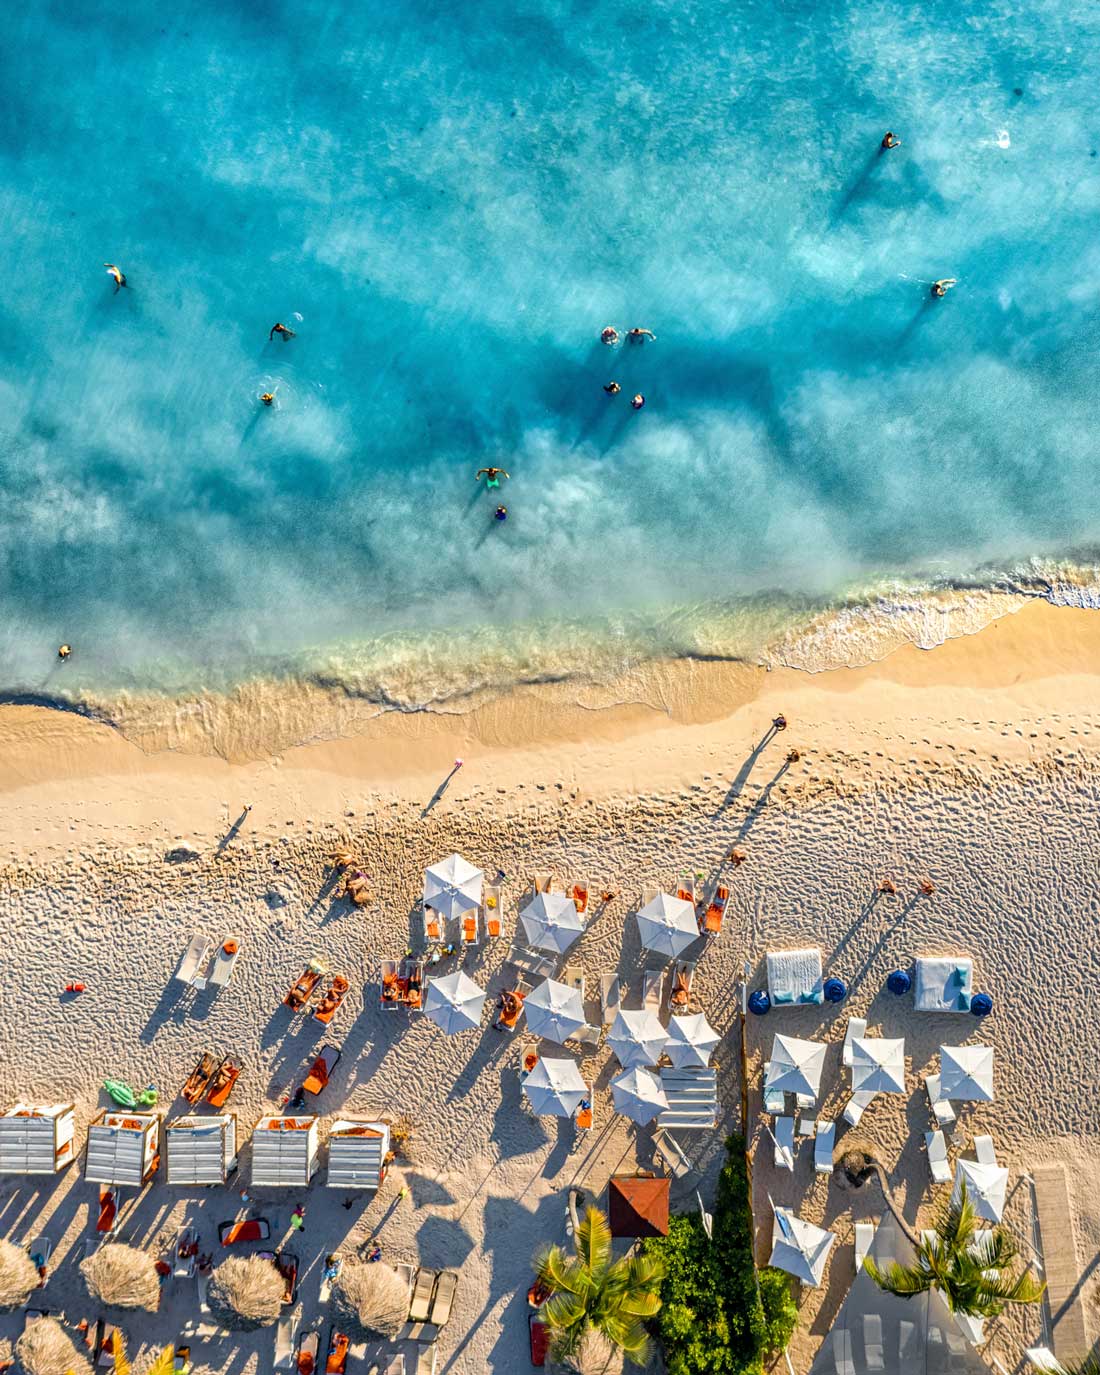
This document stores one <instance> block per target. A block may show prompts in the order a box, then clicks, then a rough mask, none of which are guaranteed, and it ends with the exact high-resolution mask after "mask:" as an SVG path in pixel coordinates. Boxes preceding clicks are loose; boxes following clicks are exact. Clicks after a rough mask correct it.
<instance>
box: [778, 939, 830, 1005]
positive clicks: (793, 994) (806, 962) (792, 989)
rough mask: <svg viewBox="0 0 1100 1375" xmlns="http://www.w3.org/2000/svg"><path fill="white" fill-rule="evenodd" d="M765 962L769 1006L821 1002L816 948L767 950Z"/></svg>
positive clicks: (821, 989) (823, 996) (818, 961)
mask: <svg viewBox="0 0 1100 1375" xmlns="http://www.w3.org/2000/svg"><path fill="white" fill-rule="evenodd" d="M767 965H768V996H769V997H770V998H771V1000H772V1006H773V1007H783V1006H785V1005H790V1004H796V1005H797V1004H799V1003H821V1002H824V1000H825V993H824V984H823V982H822V978H821V951H820V950H817V949H812V948H811V949H803V950H769V951H768V953H767Z"/></svg>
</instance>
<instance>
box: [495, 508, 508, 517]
mask: <svg viewBox="0 0 1100 1375" xmlns="http://www.w3.org/2000/svg"><path fill="white" fill-rule="evenodd" d="M493 519H494V520H507V519H508V507H507V506H498V507H497V509H496V510H495V511H494V512H493Z"/></svg>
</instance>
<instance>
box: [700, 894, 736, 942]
mask: <svg viewBox="0 0 1100 1375" xmlns="http://www.w3.org/2000/svg"><path fill="white" fill-rule="evenodd" d="M729 900H730V890H729V889H728V888H727V887H726V886H725V884H723V883H720V884H719V885H718V887H717V888H716V889H715V890H714V897H712V898H711V900H710V902H709V904H708V905H707V910H706V912H705V913H704V915H703V920H702V921H701V922H700V923H699V929H700V931H701V932H702V933H703V935H704V936H717V934H718V933H719V931H721V929H722V918H723V917H724V916H725V915H726V908H727V907H728V906H729Z"/></svg>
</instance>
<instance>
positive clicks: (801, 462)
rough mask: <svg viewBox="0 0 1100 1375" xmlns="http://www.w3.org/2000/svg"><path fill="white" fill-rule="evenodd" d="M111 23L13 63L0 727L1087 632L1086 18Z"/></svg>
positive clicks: (304, 6) (31, 40)
mask: <svg viewBox="0 0 1100 1375" xmlns="http://www.w3.org/2000/svg"><path fill="white" fill-rule="evenodd" d="M102 18H103V15H102V12H101V11H99V10H98V8H97V7H94V6H91V5H86V4H75V5H71V6H66V7H64V8H59V7H55V6H51V5H46V4H43V3H39V4H35V3H32V4H29V5H27V6H24V7H22V8H21V9H20V11H19V13H18V14H14V15H13V16H11V19H10V31H9V35H8V37H9V42H8V44H7V47H6V52H5V53H4V55H3V56H0V62H2V63H3V67H4V73H3V75H4V80H3V83H2V84H0V91H2V95H0V127H2V129H3V132H4V138H3V139H2V140H0V148H2V149H3V152H2V154H0V217H2V224H3V228H4V235H5V241H6V243H7V244H8V247H9V283H10V287H11V289H10V290H9V292H8V295H7V299H6V301H5V303H4V308H3V341H4V347H3V350H2V352H0V398H2V400H3V405H2V407H0V690H2V691H4V692H6V693H8V694H9V695H13V696H19V695H20V694H23V695H26V696H33V697H36V698H38V699H41V700H59V701H63V700H67V699H71V700H84V701H91V702H94V703H96V704H97V709H102V710H104V711H105V712H106V714H108V715H110V714H111V713H112V712H113V711H114V707H115V705H116V704H117V703H118V702H120V701H121V700H123V699H124V698H125V699H128V700H133V699H144V698H146V697H148V696H150V695H151V694H153V695H155V694H161V695H163V696H164V697H165V698H167V699H172V700H175V699H177V698H178V699H184V700H186V699H187V698H189V697H193V696H195V695H197V694H200V693H203V692H215V693H226V692H231V691H233V690H234V689H236V688H239V687H240V685H242V684H249V683H252V684H254V685H257V687H256V691H255V694H254V700H255V701H256V702H257V703H259V702H261V701H262V702H264V703H265V704H266V705H264V706H263V707H262V708H259V707H258V708H257V709H259V710H262V711H270V712H272V713H274V714H277V712H278V704H277V702H276V700H275V699H276V698H277V695H278V693H279V691H280V685H282V684H286V683H288V682H295V683H305V684H308V685H310V686H311V687H315V688H317V689H319V690H323V691H326V692H330V693H332V694H335V695H336V696H346V697H351V698H356V699H359V700H363V701H366V702H368V703H370V704H373V705H377V706H378V708H379V709H386V708H398V709H417V708H422V707H425V706H428V707H436V708H440V707H444V708H446V707H448V706H450V707H454V708H458V707H460V706H461V704H462V702H463V701H464V700H466V699H467V698H468V697H469V696H470V695H471V694H477V693H482V692H485V691H501V690H505V689H506V688H507V687H509V686H510V685H511V684H513V683H516V682H525V681H554V680H560V679H570V678H577V679H593V678H594V679H597V680H598V679H600V678H606V677H607V676H609V675H612V674H614V673H616V672H620V671H621V670H622V669H623V668H624V666H629V665H631V664H634V663H637V662H639V661H641V660H644V659H645V658H646V657H647V656H649V657H653V656H658V657H659V656H666V657H677V656H691V655H694V656H704V657H706V656H713V657H720V658H744V659H746V660H750V661H761V662H766V663H767V662H782V663H790V664H794V665H797V666H799V667H805V668H810V669H813V668H822V667H829V666H832V665H834V664H836V663H846V662H857V661H865V660H866V659H867V658H874V657H878V656H879V655H880V654H881V653H883V652H886V650H887V649H888V648H889V647H890V646H891V645H892V644H893V643H896V642H899V641H900V640H904V639H913V640H916V641H917V642H918V643H921V642H928V643H935V642H937V641H938V640H939V639H942V638H944V637H945V636H948V635H952V634H958V633H964V632H965V631H967V630H968V629H973V628H976V627H977V626H978V625H979V624H984V623H985V622H986V621H988V620H989V619H992V618H994V617H995V616H996V615H1000V614H1004V612H1005V611H1008V610H1012V609H1014V607H1015V606H1016V605H1018V604H1022V600H1023V599H1026V598H1027V597H1029V596H1032V595H1048V596H1050V597H1051V598H1052V599H1053V600H1070V601H1074V602H1075V603H1076V604H1090V603H1091V602H1092V601H1093V600H1094V599H1095V591H1094V589H1095V587H1096V579H1095V572H1094V563H1095V560H1094V556H1093V554H1092V553H1091V550H1092V549H1093V548H1094V546H1095V545H1096V542H1097V535H1098V525H1097V520H1096V516H1095V509H1096V496H1097V485H1098V484H1097V480H1096V476H1095V441H1094V439H1093V438H1092V437H1091V434H1090V428H1091V426H1092V410H1093V398H1094V396H1095V395H1096V391H1097V377H1096V362H1095V358H1096V344H1097V335H1098V332H1100V331H1098V327H1097V319H1098V316H1097V296H1098V293H1100V287H1098V286H1097V282H1098V281H1100V272H1098V269H1100V249H1098V248H1097V246H1096V243H1095V237H1094V234H1093V225H1094V223H1095V215H1096V211H1097V209H1098V208H1100V158H1097V157H1094V156H1093V154H1094V149H1093V148H1092V144H1091V142H1090V136H1089V134H1088V130H1087V127H1086V126H1083V124H1082V112H1083V111H1085V110H1088V109H1090V108H1091V103H1092V101H1093V93H1094V91H1095V87H1096V80H1097V76H1098V75H1100V71H1098V68H1100V58H1098V57H1097V53H1098V52H1100V46H1098V44H1097V38H1098V37H1100V32H1098V31H1100V18H1098V16H1097V13H1096V12H1095V10H1094V9H1093V8H1091V7H1090V8H1086V7H1085V6H1084V5H1081V4H1076V3H1072V2H1067V0H1046V2H1045V3H1039V4H1036V5H1033V6H1031V7H1030V8H1029V9H1028V10H1027V11H1026V12H1024V13H1021V12H1019V11H1018V10H1016V9H1014V8H1012V7H1009V6H1008V5H1007V4H993V5H989V6H985V7H983V9H982V12H981V14H980V15H979V14H972V15H968V14H964V13H962V12H960V11H959V10H958V7H956V6H949V5H947V4H946V3H936V4H931V5H927V6H924V7H922V9H921V10H919V11H913V12H911V13H899V12H896V11H894V10H887V9H886V7H884V6H882V5H881V4H872V3H853V4H847V5H839V6H832V7H828V8H827V9H821V8H820V7H814V8H812V9H811V10H810V11H805V10H804V9H801V8H799V7H789V8H787V7H781V8H780V9H779V10H776V9H775V8H774V7H766V6H762V5H756V4H738V5H728V6H718V7H715V6H706V5H703V4H696V3H682V2H680V3H675V4H662V3H657V4H653V5H650V6H647V7H646V8H645V9H644V10H637V11H636V10H634V9H628V8H626V7H624V6H623V5H621V4H610V3H599V2H598V0H597V2H596V3H591V4H585V5H578V4H566V3H559V4H555V3H550V2H549V0H542V2H541V3H537V4H530V5H527V6H525V7H524V8H523V9H522V10H521V11H517V10H516V9H515V7H514V6H504V5H491V6H490V7H489V8H488V9H485V7H481V8H480V9H479V10H478V12H477V17H476V21H475V19H474V18H473V17H472V15H471V14H467V13H466V12H464V11H463V10H462V9H461V8H460V7H454V8H453V10H451V11H449V12H448V14H447V15H446V17H445V19H446V22H442V23H441V22H440V19H441V14H440V11H439V9H438V7H428V6H423V5H419V4H408V3H404V4H401V5H399V6H395V7H391V8H390V9H388V10H385V11H383V12H381V13H374V12H367V11H363V10H362V9H361V8H360V7H356V6H353V5H350V4H344V3H323V4H322V3H299V4H296V5H294V6H284V5H281V4H277V3H273V4H269V5H265V6H263V7H262V8H261V9H260V10H256V9H254V8H251V7H243V6H241V7H226V6H224V5H213V4H201V3H194V0H184V3H182V4H180V5H177V6H175V7H173V10H172V13H171V16H170V17H168V18H165V16H164V15H163V13H162V12H161V11H159V10H157V9H154V8H153V7H144V6H137V7H135V8H134V9H133V11H132V12H128V17H127V21H126V23H125V24H123V25H117V26H114V27H113V28H112V30H111V35H110V42H106V41H105V35H104V32H103V30H102V28H101V26H100V25H101V20H102ZM887 127H890V128H893V129H895V130H897V131H898V133H899V134H900V135H901V137H902V146H901V147H900V148H898V149H895V150H892V151H891V152H889V153H880V152H879V150H878V142H879V140H880V139H881V137H882V133H883V131H884V129H886V128H887ZM104 260H111V261H114V262H117V263H119V264H120V266H121V267H122V268H123V270H124V271H125V272H126V274H127V279H128V285H127V288H126V289H125V290H123V291H121V292H118V293H117V294H116V293H114V291H113V290H112V284H111V282H110V280H109V279H108V278H107V276H106V274H105V273H104V272H103V269H102V263H103V261H104ZM942 276H952V277H956V278H957V279H958V282H959V285H958V287H957V289H956V290H955V291H953V292H951V293H950V294H949V295H948V297H947V298H946V299H945V300H943V301H940V302H933V301H932V300H931V298H930V296H929V293H928V284H929V283H930V282H931V281H932V280H933V279H934V278H937V277H942ZM276 320H280V321H283V322H285V323H287V324H288V325H290V326H291V327H292V328H293V329H295V330H296V331H297V333H296V337H295V338H293V339H292V340H290V341H289V342H287V343H283V342H281V341H280V340H278V339H275V340H273V341H269V340H268V331H269V330H270V327H271V325H272V324H273V323H274V322H275V321H276ZM609 323H610V324H614V325H616V326H617V327H618V328H619V329H620V330H625V329H626V328H628V327H630V326H632V325H636V324H637V325H643V326H649V327H651V328H652V329H653V330H654V331H655V332H656V334H657V336H658V337H657V340H656V342H655V343H653V342H647V343H644V344H635V345H628V344H623V345H621V346H619V347H617V348H614V349H609V348H606V347H604V346H603V345H601V344H600V343H599V338H598V336H599V331H600V328H601V327H602V326H603V325H605V324H609ZM612 377H614V378H615V379H616V380H618V381H620V383H621V384H622V388H623V391H622V393H621V394H620V395H619V396H617V397H614V398H609V397H608V396H607V395H605V393H604V391H603V390H602V388H603V384H604V383H605V382H607V381H608V380H610V379H611V378H612ZM265 390H272V391H274V392H275V396H276V404H275V405H274V406H273V407H271V408H270V409H266V408H264V407H263V406H261V405H260V404H259V400H258V398H259V394H260V393H261V392H262V391H265ZM634 391H641V392H643V393H644V394H645V396H646V405H645V408H644V409H643V410H642V411H640V412H633V411H631V409H630V407H629V404H628V397H629V396H630V395H631V394H632V393H633V392H634ZM491 463H496V464H499V465H500V466H503V467H504V468H506V469H507V470H508V472H510V473H511V475H512V476H511V480H510V481H508V482H507V483H506V484H505V485H504V487H503V489H502V497H503V500H504V501H505V502H506V503H507V506H508V511H509V518H508V520H507V521H506V522H504V523H496V522H494V521H493V520H492V510H493V507H494V505H495V504H496V502H495V497H496V494H495V493H493V494H490V493H487V492H485V491H484V490H483V489H481V488H480V487H479V486H478V485H477V484H476V483H475V481H474V473H475V471H476V470H477V469H478V468H479V467H483V466H485V465H486V464H491ZM1066 589H1068V591H1067V590H1066ZM62 641H70V642H72V643H73V644H74V645H75V646H76V651H77V652H76V654H75V655H74V657H73V659H72V661H71V662H70V663H68V664H66V665H65V666H64V668H63V669H59V668H57V667H52V668H51V665H52V664H53V663H54V661H53V654H54V652H55V649H56V646H57V645H58V644H59V643H61V642H62Z"/></svg>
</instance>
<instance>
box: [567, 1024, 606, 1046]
mask: <svg viewBox="0 0 1100 1375" xmlns="http://www.w3.org/2000/svg"><path fill="white" fill-rule="evenodd" d="M569 1039H570V1040H571V1041H577V1042H579V1044H580V1045H582V1046H592V1047H593V1049H598V1048H599V1045H600V1043H601V1042H602V1041H603V1027H602V1026H589V1025H588V1024H587V1023H586V1024H585V1025H584V1026H581V1027H578V1028H577V1029H576V1031H574V1032H573V1034H572V1036H570V1037H569Z"/></svg>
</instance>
